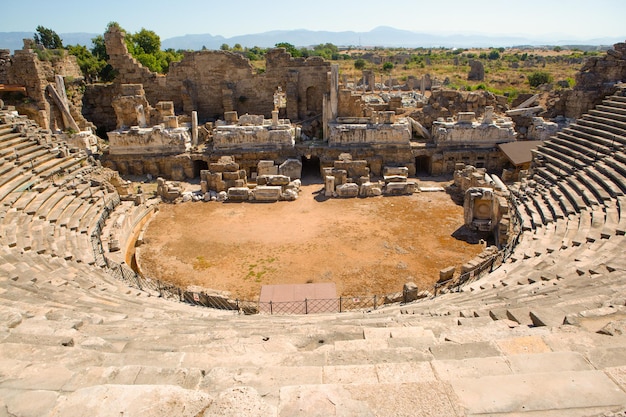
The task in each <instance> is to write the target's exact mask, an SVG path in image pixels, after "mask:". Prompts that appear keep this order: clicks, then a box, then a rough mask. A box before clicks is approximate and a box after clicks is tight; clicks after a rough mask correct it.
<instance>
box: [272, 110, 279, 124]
mask: <svg viewBox="0 0 626 417" xmlns="http://www.w3.org/2000/svg"><path fill="white" fill-rule="evenodd" d="M272 126H278V110H272Z"/></svg>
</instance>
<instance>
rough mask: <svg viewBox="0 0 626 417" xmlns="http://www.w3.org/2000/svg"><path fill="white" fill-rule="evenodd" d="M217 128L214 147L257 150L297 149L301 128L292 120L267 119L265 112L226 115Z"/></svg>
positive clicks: (214, 131) (214, 133) (230, 113)
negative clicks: (296, 140) (259, 113)
mask: <svg viewBox="0 0 626 417" xmlns="http://www.w3.org/2000/svg"><path fill="white" fill-rule="evenodd" d="M224 119H225V120H224V121H218V122H217V123H216V127H215V129H214V130H213V148H214V149H217V150H256V149H284V148H293V147H294V145H295V138H296V134H297V133H298V130H299V129H296V128H295V127H293V126H292V125H291V122H290V121H289V120H288V119H275V120H272V119H265V118H264V117H263V115H248V114H245V115H243V116H240V117H237V113H236V112H228V113H225V114H224Z"/></svg>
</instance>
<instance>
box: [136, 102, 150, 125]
mask: <svg viewBox="0 0 626 417" xmlns="http://www.w3.org/2000/svg"><path fill="white" fill-rule="evenodd" d="M135 111H136V112H137V125H138V126H139V127H147V126H148V122H147V121H146V112H145V110H144V108H143V104H138V105H137V106H135Z"/></svg>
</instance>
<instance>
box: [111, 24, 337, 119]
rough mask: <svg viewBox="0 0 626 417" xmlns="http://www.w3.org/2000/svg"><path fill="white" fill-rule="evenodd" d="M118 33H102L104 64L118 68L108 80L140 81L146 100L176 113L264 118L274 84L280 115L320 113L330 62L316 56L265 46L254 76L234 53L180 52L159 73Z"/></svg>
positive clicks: (302, 116)
mask: <svg viewBox="0 0 626 417" xmlns="http://www.w3.org/2000/svg"><path fill="white" fill-rule="evenodd" d="M124 37H125V34H124V33H123V32H121V31H120V30H119V29H118V28H116V27H111V28H110V29H109V31H107V33H106V34H105V42H106V48H107V54H108V55H109V63H110V64H111V65H112V66H113V67H114V68H115V69H116V70H117V71H118V75H117V77H116V78H115V83H114V84H116V85H118V84H143V87H144V89H145V92H146V97H147V99H148V102H150V103H157V102H159V101H172V102H173V103H174V108H175V109H176V112H177V113H187V114H188V113H191V112H192V111H197V112H198V119H199V120H200V121H201V122H205V121H208V120H216V119H218V118H220V117H221V116H222V115H223V114H224V112H229V111H236V112H238V113H239V114H245V113H249V114H262V115H264V116H265V117H266V118H270V117H271V112H272V110H273V105H272V101H271V100H268V97H272V94H273V93H274V91H275V90H276V87H277V86H280V87H282V90H283V91H284V92H285V94H286V99H287V106H286V108H285V116H286V118H289V119H293V120H301V119H305V118H307V117H310V116H314V115H318V114H321V112H322V96H323V94H324V93H325V92H326V91H328V79H327V75H326V74H327V72H328V70H329V68H330V64H329V63H328V62H325V61H324V60H323V59H321V58H319V57H311V58H308V59H304V58H292V57H291V55H290V54H288V53H287V52H285V50H284V49H280V48H278V49H274V50H270V51H269V52H268V53H267V55H266V70H265V73H263V74H258V73H257V72H256V70H255V69H254V68H253V67H252V65H251V64H250V62H249V61H248V60H247V59H246V58H244V57H242V56H241V55H239V54H235V53H232V52H227V51H197V52H185V56H184V58H183V60H182V61H180V62H176V63H173V64H172V65H171V67H170V70H169V73H168V74H167V76H165V75H159V74H156V73H152V72H150V71H149V70H148V69H147V68H145V67H143V66H142V65H141V64H140V63H138V62H137V61H136V60H135V59H134V58H133V57H132V56H131V55H130V54H129V53H128V50H127V48H126V44H125V43H124ZM111 88H115V86H112V87H111Z"/></svg>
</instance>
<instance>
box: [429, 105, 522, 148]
mask: <svg viewBox="0 0 626 417" xmlns="http://www.w3.org/2000/svg"><path fill="white" fill-rule="evenodd" d="M515 134H516V133H515V129H513V123H512V122H511V121H510V120H507V119H503V118H498V119H495V120H494V116H493V107H491V106H488V107H486V108H485V114H484V116H483V118H482V120H481V121H480V122H477V121H476V114H475V113H474V112H460V113H458V115H457V117H456V120H454V119H452V120H447V121H443V120H438V121H436V122H434V123H433V128H432V137H433V140H434V142H435V143H436V144H437V145H438V146H481V145H482V146H484V145H490V144H491V145H495V144H498V143H505V142H512V141H514V140H515Z"/></svg>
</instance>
